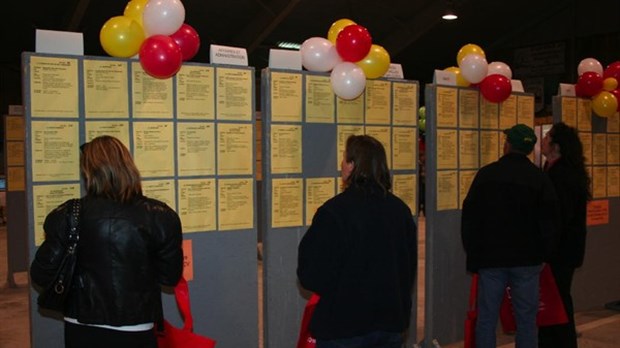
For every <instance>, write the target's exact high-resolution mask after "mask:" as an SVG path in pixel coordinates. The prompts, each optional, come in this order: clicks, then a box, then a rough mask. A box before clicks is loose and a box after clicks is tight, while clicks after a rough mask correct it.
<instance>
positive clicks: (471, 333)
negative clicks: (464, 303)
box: [463, 273, 478, 348]
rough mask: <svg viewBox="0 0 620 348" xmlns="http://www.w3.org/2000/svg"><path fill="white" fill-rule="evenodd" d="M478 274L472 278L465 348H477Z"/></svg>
mask: <svg viewBox="0 0 620 348" xmlns="http://www.w3.org/2000/svg"><path fill="white" fill-rule="evenodd" d="M477 298H478V273H474V275H473V276H472V278H471V288H470V290H469V309H468V310H467V318H466V319H465V335H464V338H463V344H464V348H475V347H476V319H478V301H477Z"/></svg>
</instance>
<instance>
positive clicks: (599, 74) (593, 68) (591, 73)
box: [575, 58, 620, 117]
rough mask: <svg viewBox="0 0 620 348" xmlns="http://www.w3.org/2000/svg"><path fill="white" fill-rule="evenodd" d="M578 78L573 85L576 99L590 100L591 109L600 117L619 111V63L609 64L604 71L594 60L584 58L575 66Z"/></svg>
mask: <svg viewBox="0 0 620 348" xmlns="http://www.w3.org/2000/svg"><path fill="white" fill-rule="evenodd" d="M577 73H578V74H579V78H578V79H577V84H576V85H575V94H576V95H577V96H578V97H582V98H583V97H585V98H592V109H593V110H594V112H595V113H596V114H597V115H599V116H601V117H610V116H613V115H614V114H615V113H616V112H618V111H620V88H618V83H620V61H616V62H613V63H611V64H609V65H608V66H607V67H606V68H605V70H603V66H602V65H601V63H600V62H599V61H598V60H596V59H594V58H586V59H583V60H582V61H581V62H579V65H578V66H577Z"/></svg>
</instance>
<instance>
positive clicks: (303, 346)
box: [297, 294, 321, 348]
mask: <svg viewBox="0 0 620 348" xmlns="http://www.w3.org/2000/svg"><path fill="white" fill-rule="evenodd" d="M320 298H321V297H320V296H319V295H317V294H312V296H310V299H309V300H308V302H306V308H304V314H303V317H302V318H301V328H300V330H299V338H298V339H297V348H314V347H315V346H316V340H315V339H314V338H313V337H312V334H310V319H312V313H314V308H315V307H316V304H317V303H319V299H320Z"/></svg>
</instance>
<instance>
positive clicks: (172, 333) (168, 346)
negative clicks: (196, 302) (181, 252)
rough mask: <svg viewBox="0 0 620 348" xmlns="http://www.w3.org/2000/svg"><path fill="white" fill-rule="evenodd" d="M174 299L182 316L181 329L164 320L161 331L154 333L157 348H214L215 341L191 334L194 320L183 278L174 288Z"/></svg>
mask: <svg viewBox="0 0 620 348" xmlns="http://www.w3.org/2000/svg"><path fill="white" fill-rule="evenodd" d="M174 297H175V299H176V301H177V306H178V307H179V312H181V315H182V316H183V321H184V323H183V327H182V328H177V327H174V326H172V324H170V323H169V322H168V321H167V320H165V319H164V327H163V331H156V334H157V347H158V348H214V347H215V341H214V340H212V339H211V338H209V337H206V336H201V335H198V334H196V333H194V332H193V328H194V319H193V317H192V310H191V307H190V304H189V287H188V286H187V281H186V280H185V278H183V277H181V280H179V283H178V284H177V286H175V287H174Z"/></svg>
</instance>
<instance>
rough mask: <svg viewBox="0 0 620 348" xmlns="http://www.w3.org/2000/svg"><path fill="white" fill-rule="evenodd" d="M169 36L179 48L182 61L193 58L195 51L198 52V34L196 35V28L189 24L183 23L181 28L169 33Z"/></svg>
mask: <svg viewBox="0 0 620 348" xmlns="http://www.w3.org/2000/svg"><path fill="white" fill-rule="evenodd" d="M170 37H171V38H172V39H173V40H174V42H176V43H177V45H179V47H180V48H181V55H182V56H183V61H188V60H190V59H192V58H194V56H195V55H196V53H198V49H199V48H200V36H198V33H197V32H196V30H195V29H194V28H193V27H192V26H190V25H189V24H185V23H183V25H181V28H179V30H177V31H176V32H174V34H172V35H170Z"/></svg>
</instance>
